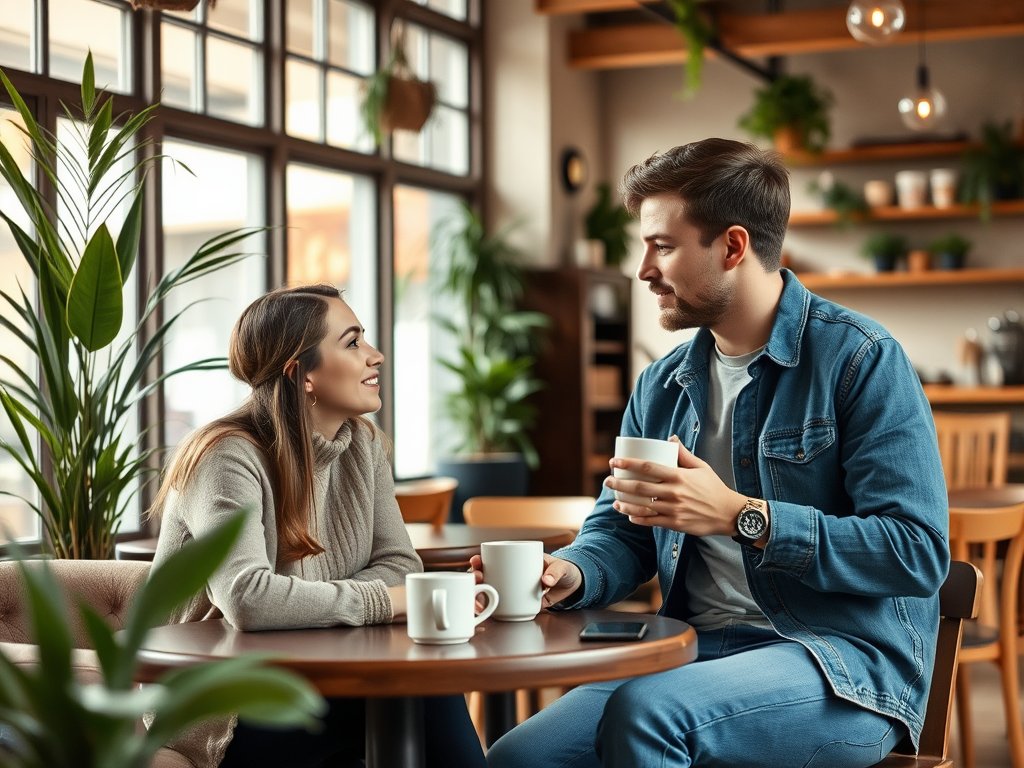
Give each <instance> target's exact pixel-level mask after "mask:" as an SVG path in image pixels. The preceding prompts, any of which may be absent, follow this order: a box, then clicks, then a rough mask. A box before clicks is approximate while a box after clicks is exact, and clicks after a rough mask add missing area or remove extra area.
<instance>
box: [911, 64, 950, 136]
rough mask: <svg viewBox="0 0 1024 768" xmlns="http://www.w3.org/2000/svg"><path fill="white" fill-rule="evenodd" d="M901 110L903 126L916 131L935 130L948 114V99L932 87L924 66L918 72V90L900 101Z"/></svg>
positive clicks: (926, 68)
mask: <svg viewBox="0 0 1024 768" xmlns="http://www.w3.org/2000/svg"><path fill="white" fill-rule="evenodd" d="M899 110H900V117H901V118H902V119H903V124H904V125H905V126H907V127H908V128H910V129H912V130H915V131H928V130H931V129H933V128H934V127H935V126H936V125H937V124H938V123H939V122H940V121H941V120H942V118H943V116H944V115H945V114H946V98H945V97H944V96H943V95H942V93H941V92H939V91H938V90H936V89H935V88H932V87H931V83H930V82H929V77H928V67H926V66H924V65H923V64H922V65H921V66H920V67H919V68H918V70H917V90H916V91H915V92H914V93H912V94H910V95H909V96H904V97H903V98H902V99H900V103H899Z"/></svg>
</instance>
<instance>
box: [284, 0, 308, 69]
mask: <svg viewBox="0 0 1024 768" xmlns="http://www.w3.org/2000/svg"><path fill="white" fill-rule="evenodd" d="M315 5H316V3H315V2H314V0H288V8H287V10H286V11H285V15H286V18H287V24H288V37H287V44H288V50H289V51H291V52H292V53H297V54H299V55H300V56H308V57H309V58H313V56H314V54H315V52H316V49H315V47H314V43H315V40H316V38H315V35H314V29H315V26H314V23H313V8H314V7H315Z"/></svg>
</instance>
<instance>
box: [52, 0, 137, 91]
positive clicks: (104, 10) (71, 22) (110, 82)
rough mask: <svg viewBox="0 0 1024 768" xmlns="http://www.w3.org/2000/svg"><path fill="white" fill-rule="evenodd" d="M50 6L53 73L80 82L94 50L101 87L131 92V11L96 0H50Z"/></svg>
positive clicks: (94, 62) (99, 85) (94, 61)
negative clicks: (88, 58) (127, 53)
mask: <svg viewBox="0 0 1024 768" xmlns="http://www.w3.org/2000/svg"><path fill="white" fill-rule="evenodd" d="M125 7H126V8H127V6H125ZM49 8H50V16H49V18H50V74H51V75H52V76H53V77H57V78H60V79H61V80H70V81H71V82H74V83H80V82H81V81H82V66H83V65H84V64H85V57H86V54H87V53H88V52H89V51H90V50H91V51H92V60H93V66H94V68H95V71H96V85H97V87H100V88H104V89H105V90H108V91H117V92H119V93H128V92H129V90H130V89H131V78H130V77H129V72H130V68H131V62H130V61H129V60H128V57H127V56H126V54H125V52H126V51H128V50H129V46H127V45H126V44H125V41H126V40H130V39H131V35H130V32H131V28H130V26H129V25H130V23H131V22H130V21H129V16H128V13H127V11H126V10H122V9H120V8H115V7H113V6H110V5H104V4H103V3H97V2H95V0H50V6H49Z"/></svg>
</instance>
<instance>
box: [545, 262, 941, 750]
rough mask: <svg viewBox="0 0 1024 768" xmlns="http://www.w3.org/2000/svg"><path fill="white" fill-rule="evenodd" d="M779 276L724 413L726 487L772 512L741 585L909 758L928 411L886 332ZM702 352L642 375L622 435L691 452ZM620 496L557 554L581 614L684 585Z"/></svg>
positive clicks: (922, 686) (920, 701)
mask: <svg viewBox="0 0 1024 768" xmlns="http://www.w3.org/2000/svg"><path fill="white" fill-rule="evenodd" d="M782 275H783V280H784V288H783V292H782V299H781V301H780V304H779V309H778V314H777V316H776V319H775V324H774V326H773V328H772V332H771V336H770V338H769V340H768V344H767V346H766V347H765V348H764V350H763V351H762V352H761V353H760V354H759V355H758V356H757V357H756V358H755V359H754V360H753V361H752V362H751V363H750V365H749V366H748V368H747V370H748V372H749V374H750V375H751V377H752V379H751V381H750V382H749V383H748V384H747V386H746V387H745V388H744V389H743V391H742V392H741V393H740V395H739V397H738V399H737V401H736V406H735V411H734V417H733V471H734V473H735V478H736V489H737V491H739V492H740V493H742V494H745V495H747V496H750V497H754V498H762V499H767V500H768V502H769V507H770V513H771V531H770V536H769V540H768V543H767V546H766V547H765V549H764V550H763V551H762V550H759V549H757V548H755V547H743V566H744V571H745V572H746V576H747V583H748V585H749V586H750V591H751V594H752V595H753V597H754V600H756V601H757V604H758V605H759V606H760V608H761V610H762V611H763V612H764V614H765V616H767V617H768V619H769V621H771V623H772V625H773V626H774V628H775V630H776V631H777V632H778V633H779V634H780V635H782V636H783V637H786V638H789V639H792V640H795V641H797V642H799V643H801V644H802V645H804V646H806V647H807V648H808V650H810V652H811V653H812V654H813V655H814V657H815V659H817V662H818V663H819V664H820V665H821V668H822V670H823V671H824V673H825V675H826V676H827V678H828V680H829V682H830V683H831V685H832V687H833V689H834V690H835V693H836V694H837V695H838V696H840V697H842V698H844V699H848V700H850V701H852V702H855V703H857V704H859V705H861V706H863V707H865V708H867V709H870V710H873V711H875V712H880V713H882V714H884V715H886V716H889V717H892V718H896V719H898V720H900V721H902V722H903V723H905V724H906V726H907V728H908V730H909V733H910V737H911V739H912V741H913V744H914V747H915V749H916V747H917V744H918V738H919V736H920V733H921V727H922V723H923V719H924V711H925V704H926V702H927V696H928V686H929V682H930V679H931V671H932V665H933V662H934V655H935V643H936V638H937V634H938V623H939V601H938V590H939V586H940V585H941V584H942V581H943V579H944V578H945V575H946V571H947V569H948V565H949V547H948V518H949V512H948V506H947V501H946V486H945V481H944V479H943V474H942V465H941V462H940V459H939V453H938V447H937V444H936V437H935V426H934V423H933V421H932V418H931V410H930V408H929V405H928V401H927V400H926V399H925V396H924V393H923V391H922V389H921V386H920V384H919V383H918V379H917V376H916V374H915V372H914V369H913V367H912V366H911V364H910V361H909V360H908V359H907V357H906V355H905V354H904V352H903V349H902V348H901V347H900V345H899V344H898V343H897V342H896V341H895V340H894V339H893V338H892V337H891V336H890V335H889V334H888V333H887V332H886V331H885V330H884V329H883V328H882V327H880V326H879V325H878V324H877V323H875V322H873V321H872V320H870V319H868V318H866V317H864V316H862V315H859V314H857V313H855V312H851V311H850V310H848V309H845V308H843V307H841V306H838V305H836V304H833V303H831V302H828V301H825V300H824V299H822V298H820V297H818V296H815V295H813V294H811V293H809V292H808V291H807V289H805V288H804V287H803V286H802V285H801V284H800V282H799V281H798V280H797V279H796V277H795V276H794V275H793V274H792V273H791V272H789V271H787V270H783V272H782ZM712 344H714V338H713V336H712V335H711V333H710V331H708V330H707V329H701V330H700V331H698V332H697V335H696V336H695V337H694V338H693V339H692V340H691V341H688V342H686V343H684V344H681V345H680V346H679V347H677V348H676V349H675V350H673V351H672V352H671V353H670V354H669V355H667V356H666V357H664V358H662V359H661V360H658V361H657V362H655V363H653V364H652V365H651V366H649V367H648V368H647V369H646V370H645V371H644V372H643V373H642V374H641V376H640V379H639V381H638V382H637V386H636V389H635V391H634V393H633V396H632V398H631V399H630V402H629V406H628V408H627V410H626V414H625V416H624V418H623V422H622V434H623V435H632V436H642V437H653V438H660V439H667V438H668V437H670V436H671V435H678V436H679V438H680V440H682V442H683V443H684V444H685V445H686V447H687V448H689V449H690V450H691V451H692V450H694V448H695V446H696V444H697V438H698V436H699V434H700V429H701V419H702V418H703V416H704V411H705V403H706V399H707V388H708V357H709V353H710V351H711V345H712ZM612 501H613V497H612V494H611V492H610V490H609V489H608V488H605V489H604V492H603V493H602V494H601V496H600V498H599V499H598V502H597V506H596V508H595V510H594V512H593V513H592V514H591V515H590V516H589V517H588V518H587V520H586V523H585V524H584V526H583V529H582V531H581V532H580V535H579V537H578V538H577V539H576V541H575V542H574V543H573V544H572V545H570V546H569V547H566V548H564V549H562V550H559V551H558V552H556V553H555V555H556V556H557V557H562V558H565V559H567V560H571V561H572V562H574V563H575V564H576V565H578V566H579V568H580V570H581V571H582V573H583V577H584V587H583V592H582V595H581V596H580V597H579V599H578V600H577V601H576V602H575V603H574V604H573V605H572V607H573V608H587V607H598V606H605V605H609V604H611V603H614V602H616V601H618V600H622V599H623V598H625V597H626V596H627V595H629V594H630V593H631V592H632V591H633V590H634V589H635V588H636V587H637V586H638V585H639V584H641V583H643V582H644V581H646V580H648V579H650V578H651V577H652V576H654V575H655V573H657V575H658V578H659V581H660V583H661V589H662V594H663V596H667V595H668V593H669V590H670V589H671V585H672V583H673V580H674V579H675V578H679V579H680V581H681V584H682V579H684V578H685V574H686V562H682V561H684V560H686V559H687V558H686V556H685V552H687V551H688V550H689V548H688V547H687V548H685V549H684V547H683V541H684V539H685V536H686V535H685V534H683V533H678V532H676V531H671V530H667V529H665V528H647V527H643V526H638V525H634V524H632V523H630V522H629V519H628V518H627V517H626V516H625V515H622V514H620V513H618V512H616V511H615V510H614V509H613V508H612V506H611V505H612ZM736 511H737V513H738V512H739V510H736ZM664 610H665V609H664V606H663V608H662V611H664Z"/></svg>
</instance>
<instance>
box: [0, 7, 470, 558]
mask: <svg viewBox="0 0 1024 768" xmlns="http://www.w3.org/2000/svg"><path fill="white" fill-rule="evenodd" d="M94 1H96V2H102V3H104V4H109V5H115V6H117V7H122V3H123V2H124V0H94ZM361 1H362V2H364V3H365V4H366V5H368V6H370V7H371V8H372V9H373V12H374V15H375V29H376V35H377V44H376V62H375V64H376V67H377V68H380V67H382V66H384V65H385V64H386V62H387V56H388V52H389V45H390V36H391V33H390V30H391V26H392V23H393V22H394V21H396V20H402V21H405V22H408V23H413V24H416V25H419V26H422V27H425V28H427V29H428V30H430V31H431V32H435V33H438V34H441V35H443V36H445V37H448V38H453V39H455V40H457V41H459V42H462V43H464V44H465V45H466V46H467V49H468V70H469V71H468V77H469V84H468V93H469V106H468V115H469V148H468V149H469V172H468V173H467V174H466V175H465V176H457V175H453V174H449V173H446V172H444V171H440V170H436V169H433V168H429V167H423V166H418V165H412V164H409V163H404V162H401V161H398V160H396V159H394V158H393V157H392V153H391V139H390V136H386V137H385V140H384V142H383V143H382V144H381V146H380V147H379V148H378V150H377V151H376V152H375V153H372V154H364V153H361V152H357V151H354V150H348V149H344V148H341V147H336V146H332V145H330V144H326V143H318V142H314V141H309V140H306V139H300V138H295V137H292V136H289V135H288V134H287V133H286V132H285V125H284V123H285V119H284V118H285V115H284V110H285V91H284V89H285V63H286V61H287V59H288V56H289V54H288V51H287V50H286V47H285V34H286V25H285V12H286V9H287V0H264V3H263V14H264V15H263V19H262V31H263V37H262V42H252V43H251V44H253V45H256V46H259V47H260V48H261V50H262V51H263V57H262V58H263V61H262V66H263V92H262V94H259V96H260V97H261V98H262V103H263V108H264V121H263V124H262V125H261V126H253V125H247V124H244V123H235V122H232V121H229V120H226V119H221V118H217V117H213V116H210V115H208V114H205V113H199V112H192V111H188V110H183V109H178V108H175V107H170V106H162V105H161V106H158V107H157V108H156V109H155V110H154V112H153V119H152V121H151V122H150V123H149V125H147V126H146V128H145V129H144V130H143V132H142V133H141V134H140V136H139V141H140V142H146V141H148V142H150V143H148V144H147V145H145V146H143V147H142V148H141V149H140V150H139V151H140V152H141V153H142V154H141V155H140V156H139V159H141V158H142V157H143V156H146V157H156V156H157V155H159V154H160V147H161V145H162V141H163V139H164V138H165V137H167V138H168V139H181V140H185V141H190V142H196V143H199V144H204V145H209V146H212V147H217V148H226V149H233V150H238V151H243V152H249V153H252V154H256V155H258V156H260V157H261V158H262V159H263V161H264V166H263V167H264V176H263V183H264V195H263V199H264V207H265V210H264V220H265V222H266V225H267V227H268V232H267V236H266V245H267V255H268V259H267V265H266V270H267V275H266V284H267V285H268V286H269V287H270V288H274V287H278V286H281V285H284V283H285V275H286V268H285V267H286V260H287V235H286V228H285V227H286V223H287V218H286V216H287V213H286V209H287V195H286V174H287V168H288V165H289V164H290V163H299V164H302V165H307V166H312V167H317V168H322V169H324V170H330V171H339V172H345V173H354V174H359V175H362V176H366V177H370V178H371V179H372V180H373V182H374V183H375V186H376V196H377V201H376V202H377V205H376V222H375V226H376V241H377V251H376V258H377V286H378V289H377V290H378V296H377V318H376V320H377V323H376V326H377V328H378V329H379V334H380V336H379V338H378V339H377V346H378V348H379V349H380V350H381V352H382V353H383V354H384V355H385V356H386V357H387V358H391V357H392V352H393V347H394V344H393V328H394V322H393V318H394V302H393V264H394V253H393V250H394V249H393V245H394V236H393V232H394V229H393V228H394V216H393V213H394V211H393V199H394V190H395V187H396V186H399V185H407V186H414V187H422V188H426V189H430V190H435V191H437V192H445V193H449V194H453V195H457V196H459V197H461V198H463V199H465V200H466V201H467V202H468V203H469V204H470V205H473V206H476V207H479V206H481V205H482V204H483V200H484V189H485V162H484V161H485V158H484V157H483V146H484V142H483V131H484V120H483V40H484V35H483V18H482V13H483V2H482V0H469V1H468V8H467V19H466V21H465V22H463V21H459V20H456V19H453V18H451V17H449V16H446V15H444V14H442V13H440V12H438V11H434V10H432V9H431V8H429V7H427V6H421V5H418V4H416V3H414V2H412V1H411V0H361ZM37 2H38V5H37V7H36V24H37V29H39V30H40V31H41V32H40V34H41V39H42V35H44V34H45V31H46V30H47V29H48V25H47V14H48V11H49V0H37ZM178 21H179V20H178V19H175V23H178ZM190 26H199V27H202V29H203V35H204V38H203V39H204V40H205V35H209V34H216V35H217V36H221V37H227V38H230V37H231V35H230V34H229V33H223V32H221V31H218V30H209V29H207V28H206V24H204V23H201V24H197V25H190ZM132 27H133V28H132V32H131V41H132V42H131V46H130V48H131V50H130V51H129V52H128V55H129V60H130V61H131V62H132V69H131V72H130V75H131V76H130V79H129V80H130V84H131V89H130V93H128V94H118V93H114V94H113V95H112V98H113V100H114V103H113V107H114V113H115V114H120V113H123V112H125V111H130V112H133V113H134V112H137V111H139V110H141V109H143V108H145V107H146V106H148V105H149V104H151V103H153V101H154V100H155V95H157V94H159V93H160V92H161V14H160V13H159V12H155V11H134V12H133V23H132ZM48 51H49V44H48V41H46V42H45V43H44V44H42V45H40V46H39V52H38V57H39V61H38V66H40V71H41V72H43V73H46V72H48V62H49V52H48ZM334 68H337V67H334ZM4 71H5V73H6V74H7V76H8V77H9V78H10V80H11V82H12V83H13V84H14V86H15V88H17V89H18V91H19V93H20V94H21V95H22V97H23V98H25V100H26V102H27V103H29V104H30V105H32V106H33V108H34V113H35V115H36V118H37V120H39V122H40V124H41V125H42V126H43V127H45V128H46V129H47V130H51V131H55V130H56V124H57V118H58V117H59V116H60V115H62V114H63V112H62V108H61V106H60V103H61V102H63V103H65V104H68V105H77V104H80V100H81V90H80V86H79V85H78V84H77V83H71V82H67V81H63V80H57V79H54V78H51V77H49V76H48V75H46V74H34V73H31V72H25V71H22V70H17V69H11V68H5V70H4ZM202 87H203V88H204V89H205V87H206V85H205V77H204V83H203V85H202ZM0 103H4V104H5V105H9V104H8V99H7V98H6V93H2V94H0ZM36 177H37V178H36V183H37V184H38V185H39V188H40V189H41V190H42V191H43V194H44V195H45V196H46V198H47V200H49V201H50V202H51V203H54V202H55V199H56V193H55V190H54V189H53V188H52V187H51V186H50V185H49V184H48V182H47V181H46V179H45V177H43V176H42V174H41V172H38V170H37V173H36ZM161 182H162V170H161V163H154V164H153V166H152V167H151V169H150V172H149V174H148V175H147V178H146V181H145V204H144V216H143V232H142V239H141V243H140V252H139V264H138V267H137V269H136V270H135V276H136V281H137V288H138V291H139V296H140V304H141V303H142V302H141V298H142V297H144V296H145V295H146V288H147V287H148V286H147V285H146V275H154V274H162V270H163V221H162V213H161V212H162V207H163V201H162V195H161V186H162V184H161ZM158 315H159V313H158ZM162 320H163V318H162V317H160V316H158V317H155V318H153V321H152V323H151V327H149V328H147V329H145V332H144V334H143V337H142V338H141V339H140V342H141V343H145V341H146V339H147V338H149V336H151V335H152V333H153V332H154V331H155V330H156V329H157V328H158V327H159V325H160V323H162ZM161 373H162V371H161V370H159V369H157V370H152V371H149V372H148V379H147V380H149V381H151V380H153V379H155V378H156V377H158V376H159V375H160V374H161ZM393 389H394V388H393V387H385V388H384V391H383V393H382V400H383V407H382V409H381V411H380V413H379V414H378V422H379V424H380V426H381V427H382V429H383V430H384V432H385V433H386V434H388V435H389V436H392V437H393V436H394V393H393ZM163 413H164V393H163V388H162V387H159V388H157V390H156V392H155V393H154V394H153V395H151V396H150V397H148V398H147V399H146V401H144V402H143V403H142V405H141V407H140V409H139V428H140V430H142V433H143V434H145V435H146V438H145V440H144V442H143V446H142V447H143V448H144V449H158V450H159V449H162V448H163V447H164V428H163ZM159 456H160V457H161V458H160V459H157V468H159V465H160V463H161V462H162V460H163V457H164V456H165V452H164V451H162V450H160V453H159ZM155 485H156V484H155V483H149V484H148V485H146V486H145V487H144V489H143V491H142V497H141V508H142V509H146V508H148V506H149V504H150V503H151V502H152V500H153V497H154V496H155V493H156V487H155ZM157 529H158V523H157V522H156V521H153V520H142V521H140V527H139V531H138V532H136V533H131V534H124V535H122V536H119V540H131V539H135V538H144V537H149V536H154V535H156V531H157ZM44 535H45V534H44ZM2 555H3V548H2V547H0V556H2Z"/></svg>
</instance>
